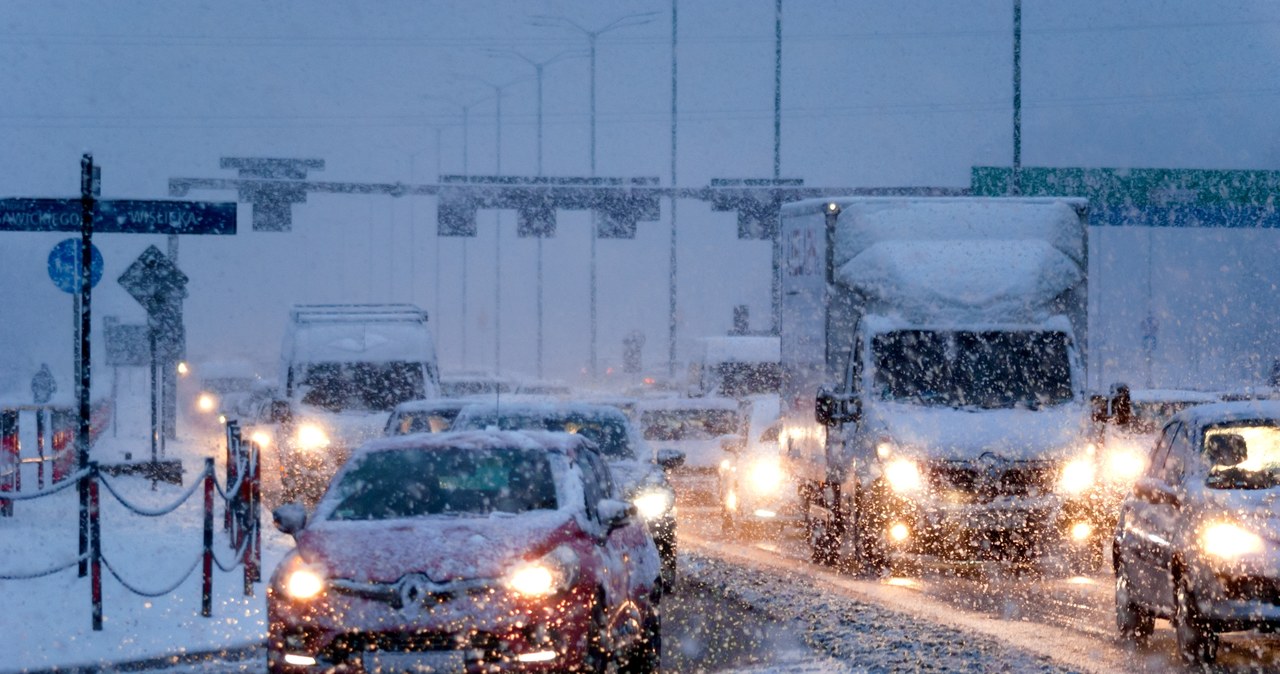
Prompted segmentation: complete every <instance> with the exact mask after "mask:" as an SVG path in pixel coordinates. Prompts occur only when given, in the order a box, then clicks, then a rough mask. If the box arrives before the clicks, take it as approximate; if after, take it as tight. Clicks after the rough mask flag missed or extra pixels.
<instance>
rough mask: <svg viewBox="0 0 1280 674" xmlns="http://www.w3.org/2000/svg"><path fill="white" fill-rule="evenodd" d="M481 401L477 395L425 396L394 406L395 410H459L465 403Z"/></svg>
mask: <svg viewBox="0 0 1280 674" xmlns="http://www.w3.org/2000/svg"><path fill="white" fill-rule="evenodd" d="M478 402H481V399H480V398H479V397H475V398H472V397H467V398H425V399H421V400H406V401H405V402H402V403H400V404H399V405H396V406H395V412H434V411H436V410H449V411H452V410H459V409H462V408H463V407H466V406H467V405H474V404H476V403H478Z"/></svg>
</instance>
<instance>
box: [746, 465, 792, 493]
mask: <svg viewBox="0 0 1280 674" xmlns="http://www.w3.org/2000/svg"><path fill="white" fill-rule="evenodd" d="M782 477H783V473H782V464H781V463H780V462H779V461H777V460H776V459H760V460H757V461H754V462H752V464H751V469H750V472H749V473H748V474H747V479H748V482H749V484H750V486H751V489H752V491H754V492H755V493H757V494H760V495H762V496H767V495H771V494H774V493H775V492H777V491H778V488H779V487H781V486H782Z"/></svg>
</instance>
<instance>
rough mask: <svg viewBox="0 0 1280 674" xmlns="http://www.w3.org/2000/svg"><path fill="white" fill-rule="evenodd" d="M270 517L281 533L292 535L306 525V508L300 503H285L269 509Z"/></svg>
mask: <svg viewBox="0 0 1280 674" xmlns="http://www.w3.org/2000/svg"><path fill="white" fill-rule="evenodd" d="M271 519H272V521H273V522H275V525H276V528H277V529H279V530H280V531H281V533H286V534H289V535H290V536H294V535H297V533H298V532H299V531H302V530H303V528H305V527H306V526H307V509H306V508H304V507H303V506H302V504H301V503H297V502H293V503H286V504H284V505H282V506H280V507H279V508H276V509H275V510H272V511H271Z"/></svg>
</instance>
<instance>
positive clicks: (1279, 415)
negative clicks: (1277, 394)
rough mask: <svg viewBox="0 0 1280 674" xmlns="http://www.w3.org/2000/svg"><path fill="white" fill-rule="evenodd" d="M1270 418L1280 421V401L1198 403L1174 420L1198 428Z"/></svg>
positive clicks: (1176, 416)
mask: <svg viewBox="0 0 1280 674" xmlns="http://www.w3.org/2000/svg"><path fill="white" fill-rule="evenodd" d="M1255 420H1269V421H1274V422H1277V423H1280V401H1277V400H1240V401H1236V402H1227V403H1212V404H1209V405H1196V406H1195V407H1188V408H1187V409H1185V410H1183V411H1181V412H1179V413H1177V414H1175V415H1173V418H1172V419H1170V422H1172V421H1182V422H1184V423H1188V424H1191V425H1192V426H1195V427H1197V428H1203V427H1205V426H1210V425H1213V424H1220V423H1229V422H1233V421H1255Z"/></svg>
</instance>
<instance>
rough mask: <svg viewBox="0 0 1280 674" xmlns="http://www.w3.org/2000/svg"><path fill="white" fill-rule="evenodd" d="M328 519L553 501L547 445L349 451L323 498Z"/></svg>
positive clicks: (477, 511) (534, 506) (514, 507)
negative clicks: (349, 459) (352, 454)
mask: <svg viewBox="0 0 1280 674" xmlns="http://www.w3.org/2000/svg"><path fill="white" fill-rule="evenodd" d="M334 499H336V500H337V504H336V505H335V506H334V508H333V510H332V511H331V513H330V514H329V519H331V520H387V519H405V518H415V517H429V516H433V515H487V514H489V513H492V512H505V513H522V512H526V511H529V510H555V509H556V508H557V499H556V488H555V480H554V478H553V477H552V472H551V465H550V462H549V461H548V458H547V453H546V452H544V451H538V450H529V449H488V450H476V449H462V448H457V449H443V450H439V449H437V450H431V451H420V450H392V451H382V452H373V453H370V454H366V455H364V456H362V457H358V458H357V459H355V463H354V464H353V465H352V466H351V467H350V469H349V470H347V471H345V472H344V473H343V475H342V476H341V478H340V481H339V482H338V484H337V485H336V486H335V488H334V489H333V490H332V491H331V492H330V493H329V495H328V496H326V500H334Z"/></svg>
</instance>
